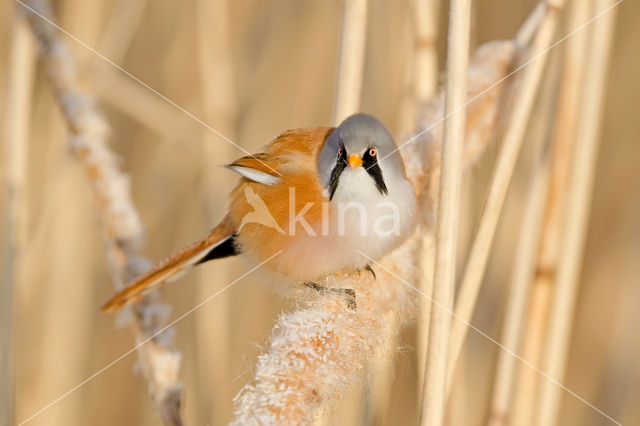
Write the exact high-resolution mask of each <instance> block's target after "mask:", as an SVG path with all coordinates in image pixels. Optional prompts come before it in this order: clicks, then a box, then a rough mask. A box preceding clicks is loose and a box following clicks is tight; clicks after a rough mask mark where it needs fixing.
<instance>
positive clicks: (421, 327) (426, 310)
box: [410, 0, 440, 401]
mask: <svg viewBox="0 0 640 426" xmlns="http://www.w3.org/2000/svg"><path fill="white" fill-rule="evenodd" d="M411 5H412V13H413V18H414V25H415V41H414V42H415V51H414V63H413V93H412V94H413V96H414V99H413V102H412V104H413V109H412V110H411V112H410V113H411V117H410V118H411V125H412V128H413V127H415V126H414V124H413V122H414V121H415V118H416V117H415V106H416V105H423V104H425V103H426V102H427V101H428V100H429V99H431V98H432V97H433V96H435V95H436V93H437V89H438V51H437V49H436V41H437V37H438V16H439V11H440V0H413V1H412V2H411ZM434 244H435V243H434V239H433V233H432V232H425V235H424V237H423V239H422V243H421V246H420V250H419V252H418V262H419V269H420V274H419V282H418V284H419V288H420V290H421V291H422V292H423V293H424V294H426V295H428V296H429V297H431V295H432V294H433V267H434V265H433V263H434V261H435V258H434V252H435V250H434ZM430 317H431V303H424V304H422V305H421V306H420V310H419V312H418V320H417V322H418V327H417V331H418V333H417V336H416V360H417V363H416V364H417V374H418V376H417V385H418V394H419V395H418V401H420V400H421V395H420V394H421V393H422V388H423V386H424V370H425V363H424V360H426V358H427V343H428V341H429V319H430Z"/></svg>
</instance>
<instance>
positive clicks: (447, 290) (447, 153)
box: [420, 0, 471, 426]
mask: <svg viewBox="0 0 640 426" xmlns="http://www.w3.org/2000/svg"><path fill="white" fill-rule="evenodd" d="M450 5H451V6H450V15H449V39H448V48H447V86H446V92H445V116H446V117H448V119H447V120H445V122H444V134H443V143H442V163H441V164H442V174H441V177H440V195H439V202H438V219H437V231H436V260H435V271H434V280H433V283H434V287H433V299H434V301H435V302H436V303H438V304H439V308H440V309H435V310H434V311H433V312H432V313H431V322H430V324H429V327H430V328H429V345H428V348H427V359H426V368H425V378H424V390H423V393H422V410H421V414H420V418H421V424H422V425H429V426H439V425H442V424H443V423H444V412H445V401H446V398H445V389H446V378H447V350H448V341H449V331H450V326H451V314H450V309H451V307H452V305H453V290H454V286H455V268H456V242H457V227H458V216H459V208H460V188H461V183H462V169H463V142H464V130H465V121H466V110H465V109H464V108H463V104H464V102H465V100H466V90H467V63H468V59H469V30H470V15H471V1H470V0H451V3H450ZM425 303H430V302H425Z"/></svg>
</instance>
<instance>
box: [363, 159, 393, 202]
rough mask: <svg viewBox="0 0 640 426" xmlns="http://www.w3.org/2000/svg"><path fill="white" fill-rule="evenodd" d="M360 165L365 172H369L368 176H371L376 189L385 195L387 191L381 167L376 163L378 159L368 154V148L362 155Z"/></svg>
mask: <svg viewBox="0 0 640 426" xmlns="http://www.w3.org/2000/svg"><path fill="white" fill-rule="evenodd" d="M362 166H363V167H364V169H365V170H366V171H367V173H369V176H371V177H372V178H373V181H374V182H375V183H376V188H378V191H380V193H381V194H382V195H387V194H388V193H389V191H388V190H387V185H386V184H385V183H384V178H383V177H382V169H380V166H379V165H378V159H377V158H376V157H372V156H370V155H369V150H367V152H366V153H365V154H364V156H363V157H362Z"/></svg>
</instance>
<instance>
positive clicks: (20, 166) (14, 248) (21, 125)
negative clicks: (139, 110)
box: [0, 17, 35, 425]
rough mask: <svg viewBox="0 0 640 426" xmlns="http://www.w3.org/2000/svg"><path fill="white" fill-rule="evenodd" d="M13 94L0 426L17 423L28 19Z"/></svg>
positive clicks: (1, 305) (1, 292) (12, 71)
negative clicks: (16, 325) (17, 310)
mask: <svg viewBox="0 0 640 426" xmlns="http://www.w3.org/2000/svg"><path fill="white" fill-rule="evenodd" d="M12 30H13V31H12V35H13V37H12V40H11V57H10V59H9V64H10V65H9V81H10V82H11V84H10V85H9V92H8V93H7V109H6V115H5V125H4V138H3V139H4V143H3V147H2V148H3V155H2V159H3V163H4V164H3V165H4V172H5V175H4V182H3V183H4V188H3V189H4V194H3V195H4V202H3V208H4V213H3V215H2V233H1V237H0V238H1V242H0V259H1V263H0V265H1V266H0V424H6V425H10V424H15V418H14V417H15V415H14V412H15V411H14V410H15V407H14V400H15V397H14V396H15V395H14V393H15V386H14V385H15V380H14V375H15V373H14V372H15V363H14V361H13V360H14V353H13V351H14V348H15V344H14V339H13V335H14V334H13V331H14V300H15V298H14V289H16V288H17V287H18V284H19V283H20V262H21V259H22V256H23V254H24V246H25V240H26V215H27V206H26V194H25V192H26V170H27V157H28V150H29V123H30V116H31V102H32V92H33V81H34V67H35V44H34V41H33V38H32V36H31V34H30V30H29V27H28V25H27V23H26V22H25V20H24V19H21V18H20V17H18V19H16V20H15V22H14V25H13V28H12Z"/></svg>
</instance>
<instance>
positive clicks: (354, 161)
mask: <svg viewBox="0 0 640 426" xmlns="http://www.w3.org/2000/svg"><path fill="white" fill-rule="evenodd" d="M348 163H349V165H350V166H351V167H360V166H362V158H360V156H359V155H358V154H351V155H350V156H349V160H348Z"/></svg>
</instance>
